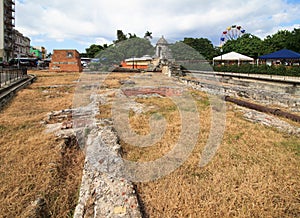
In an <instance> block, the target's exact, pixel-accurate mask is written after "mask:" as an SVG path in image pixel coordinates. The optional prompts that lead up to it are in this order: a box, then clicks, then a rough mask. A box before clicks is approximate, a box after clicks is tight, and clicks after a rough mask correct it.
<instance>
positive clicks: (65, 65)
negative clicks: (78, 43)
mask: <svg viewBox="0 0 300 218" xmlns="http://www.w3.org/2000/svg"><path fill="white" fill-rule="evenodd" d="M49 70H51V71H56V72H82V66H81V59H80V54H79V52H78V51H77V50H70V49H66V50H53V55H52V58H51V63H50V65H49Z"/></svg>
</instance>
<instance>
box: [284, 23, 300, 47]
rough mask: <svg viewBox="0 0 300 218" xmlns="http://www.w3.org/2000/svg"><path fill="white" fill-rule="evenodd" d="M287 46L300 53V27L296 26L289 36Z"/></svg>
mask: <svg viewBox="0 0 300 218" xmlns="http://www.w3.org/2000/svg"><path fill="white" fill-rule="evenodd" d="M286 48H287V49H290V50H293V51H295V52H298V53H300V28H299V29H296V28H295V29H294V30H293V31H292V32H291V34H290V35H289V36H288V39H287V47H286Z"/></svg>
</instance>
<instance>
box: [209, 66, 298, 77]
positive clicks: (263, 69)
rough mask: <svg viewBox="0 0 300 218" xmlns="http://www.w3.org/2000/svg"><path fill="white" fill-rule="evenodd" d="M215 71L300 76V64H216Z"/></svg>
mask: <svg viewBox="0 0 300 218" xmlns="http://www.w3.org/2000/svg"><path fill="white" fill-rule="evenodd" d="M213 69H214V71H217V72H233V73H247V74H251V73H253V74H269V75H280V76H300V67H299V66H288V67H286V66H283V65H280V66H268V65H258V66H257V65H251V64H244V65H240V66H238V65H236V64H235V65H222V66H214V67H213Z"/></svg>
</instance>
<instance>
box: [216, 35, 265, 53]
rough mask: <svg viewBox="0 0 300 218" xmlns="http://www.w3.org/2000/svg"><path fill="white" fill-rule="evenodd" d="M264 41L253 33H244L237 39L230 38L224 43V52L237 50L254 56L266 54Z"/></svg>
mask: <svg viewBox="0 0 300 218" xmlns="http://www.w3.org/2000/svg"><path fill="white" fill-rule="evenodd" d="M262 47H263V41H262V40H261V39H260V38H259V37H257V36H255V35H252V34H249V33H247V34H244V35H242V36H241V37H239V38H238V39H236V40H228V41H227V42H226V43H225V44H224V45H223V47H222V48H223V53H227V52H231V51H235V52H238V53H241V54H244V55H247V56H250V57H252V58H257V57H258V56H260V55H263V54H264V50H263V49H262Z"/></svg>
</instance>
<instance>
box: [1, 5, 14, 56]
mask: <svg viewBox="0 0 300 218" xmlns="http://www.w3.org/2000/svg"><path fill="white" fill-rule="evenodd" d="M14 27H15V0H0V60H3V61H8V60H9V59H10V58H12V57H13V56H14V37H13V29H14Z"/></svg>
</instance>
